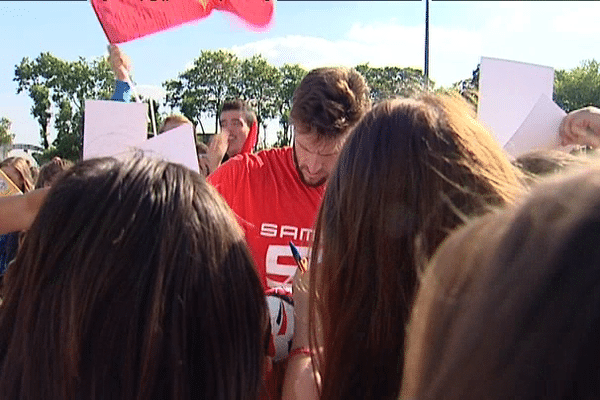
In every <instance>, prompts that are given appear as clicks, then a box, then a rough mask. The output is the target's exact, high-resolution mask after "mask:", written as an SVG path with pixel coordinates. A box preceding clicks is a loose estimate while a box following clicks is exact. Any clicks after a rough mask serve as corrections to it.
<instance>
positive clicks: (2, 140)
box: [0, 117, 15, 146]
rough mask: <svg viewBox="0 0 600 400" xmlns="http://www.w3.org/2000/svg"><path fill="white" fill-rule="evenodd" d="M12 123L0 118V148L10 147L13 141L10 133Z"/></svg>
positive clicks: (13, 137) (12, 135)
mask: <svg viewBox="0 0 600 400" xmlns="http://www.w3.org/2000/svg"><path fill="white" fill-rule="evenodd" d="M11 127H12V122H10V120H9V119H8V118H6V117H2V118H0V146H4V145H10V144H12V143H13V140H14V139H15V135H14V134H13V133H12V132H11Z"/></svg>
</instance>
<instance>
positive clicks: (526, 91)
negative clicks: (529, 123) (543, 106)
mask: <svg viewBox="0 0 600 400" xmlns="http://www.w3.org/2000/svg"><path fill="white" fill-rule="evenodd" d="M553 87H554V69H553V68H551V67H545V66H542V65H534V64H526V63H522V62H517V61H509V60H500V59H497V58H489V57H481V66H480V77H479V105H478V110H477V116H478V119H479V121H480V122H481V123H483V124H484V125H485V126H486V127H487V128H489V129H490V131H491V132H492V134H493V135H494V136H495V137H496V139H497V140H498V142H499V143H500V145H501V146H504V145H505V144H506V143H507V142H508V140H509V139H510V138H511V137H512V136H513V135H514V133H515V132H516V131H517V129H518V128H519V126H521V123H522V122H523V121H524V120H525V117H527V115H528V114H529V112H530V111H531V109H532V108H533V106H534V105H535V104H536V102H537V101H538V99H539V98H540V96H541V95H542V94H545V95H546V96H547V97H548V98H550V99H551V98H552V90H553Z"/></svg>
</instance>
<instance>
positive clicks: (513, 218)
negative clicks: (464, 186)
mask: <svg viewBox="0 0 600 400" xmlns="http://www.w3.org/2000/svg"><path fill="white" fill-rule="evenodd" d="M599 232H600V170H599V169H597V168H596V169H595V170H593V171H587V172H585V173H581V174H578V175H576V176H571V177H567V178H564V177H563V178H561V179H559V180H552V181H550V182H547V183H545V184H542V185H541V186H539V187H538V188H536V189H535V191H534V193H533V194H532V195H531V196H530V197H529V198H527V199H526V200H525V201H524V202H523V204H522V205H520V206H519V207H517V208H515V209H509V210H505V211H503V212H500V213H498V214H491V215H487V216H485V217H483V218H480V219H477V220H475V221H473V222H471V223H470V224H469V225H467V227H465V228H463V229H461V230H460V231H457V232H456V233H454V234H452V235H451V236H450V237H449V238H448V239H447V241H446V242H444V244H443V245H442V246H441V247H440V249H439V250H438V252H437V253H436V255H435V256H434V258H433V259H432V262H431V265H430V266H429V268H428V271H427V273H426V275H425V278H424V280H423V284H422V286H421V288H420V290H419V294H418V296H417V298H416V301H415V311H414V314H413V318H412V321H411V323H410V328H409V334H408V340H407V353H406V367H405V368H406V374H405V380H404V384H403V389H402V394H403V398H417V399H420V400H421V399H445V400H446V399H449V400H453V399H542V398H543V399H587V398H597V397H598V382H599V380H598V379H599V377H600V358H599V357H598V355H599V354H600V341H599V340H598V338H599V335H600V269H599V268H598V266H599V265H600V247H599V246H598V241H599V239H600V236H599Z"/></svg>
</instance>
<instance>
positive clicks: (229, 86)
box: [163, 50, 240, 133]
mask: <svg viewBox="0 0 600 400" xmlns="http://www.w3.org/2000/svg"><path fill="white" fill-rule="evenodd" d="M239 76H240V60H239V59H238V57H237V56H236V55H235V54H233V53H231V52H228V51H224V50H218V51H208V50H207V51H202V53H201V54H200V57H198V58H196V59H195V60H194V64H193V66H192V67H191V68H189V69H187V70H186V71H184V72H183V73H181V74H179V76H178V77H177V79H173V80H169V81H166V82H164V83H163V86H164V88H165V89H166V90H167V98H166V102H167V104H168V105H169V106H170V107H172V108H178V109H179V110H180V111H181V113H182V114H183V115H184V116H185V117H186V118H188V119H189V120H190V121H192V122H193V123H194V125H197V124H198V123H200V118H201V115H202V114H203V113H206V114H208V116H209V117H215V133H216V132H217V131H218V127H219V118H218V112H219V109H220V108H221V105H222V104H223V102H224V101H225V100H226V99H228V98H231V97H238V96H239V94H240V93H239V90H238V87H237V83H238V82H239Z"/></svg>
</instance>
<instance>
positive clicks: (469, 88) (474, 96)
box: [452, 64, 481, 108]
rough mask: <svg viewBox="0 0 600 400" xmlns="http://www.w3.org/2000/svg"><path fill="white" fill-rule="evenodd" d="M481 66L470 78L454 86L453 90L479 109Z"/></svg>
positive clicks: (479, 65)
mask: <svg viewBox="0 0 600 400" xmlns="http://www.w3.org/2000/svg"><path fill="white" fill-rule="evenodd" d="M480 67H481V64H477V68H475V69H474V70H473V73H472V74H471V77H470V78H467V79H463V80H461V81H458V82H455V83H454V84H453V85H452V90H455V91H457V92H458V93H460V95H461V96H463V97H464V98H465V99H466V100H467V101H468V102H469V103H470V104H471V105H473V106H475V108H477V105H478V104H479V70H480Z"/></svg>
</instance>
